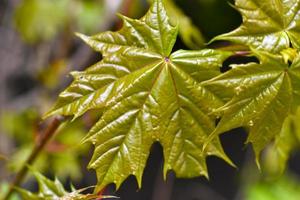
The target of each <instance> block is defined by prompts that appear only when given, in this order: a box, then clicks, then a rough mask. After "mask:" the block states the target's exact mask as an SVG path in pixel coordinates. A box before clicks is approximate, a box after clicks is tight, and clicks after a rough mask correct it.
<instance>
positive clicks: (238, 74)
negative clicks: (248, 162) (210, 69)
mask: <svg viewBox="0 0 300 200" xmlns="http://www.w3.org/2000/svg"><path fill="white" fill-rule="evenodd" d="M255 53H256V55H257V57H258V58H259V60H260V63H248V64H243V65H233V66H232V67H233V69H231V70H230V71H228V72H226V73H224V74H222V75H220V76H218V77H216V78H214V79H212V80H210V81H208V82H207V83H206V85H207V86H208V87H209V88H211V89H212V90H213V91H215V92H219V93H222V90H223V91H225V90H229V91H231V92H232V93H233V95H234V96H233V98H232V99H231V100H230V101H229V102H227V103H226V104H225V105H224V106H223V107H221V108H219V109H218V110H216V112H219V113H221V121H220V122H219V124H218V126H217V127H216V130H215V131H214V133H213V134H212V136H211V137H213V136H214V135H218V134H221V133H224V132H226V131H229V130H231V129H233V128H237V127H241V126H243V127H247V128H248V129H249V137H248V140H247V142H251V143H252V146H253V149H254V151H255V153H256V156H257V161H258V160H259V154H260V152H261V150H262V149H264V147H265V146H266V145H267V144H269V143H270V142H271V141H272V140H273V139H274V138H275V137H277V136H278V135H279V134H280V130H281V129H282V125H283V122H284V121H285V119H286V118H287V116H288V115H289V114H291V113H294V112H295V109H296V108H297V107H298V106H299V100H300V96H299V94H300V87H299V86H300V70H299V69H300V56H299V54H298V55H297V57H296V58H295V59H294V61H293V63H292V64H291V65H289V64H288V63H285V62H284V59H283V58H282V57H281V56H275V55H271V54H268V53H266V52H255ZM216 88H218V90H215V89H216ZM222 88H223V89H222ZM281 142H283V141H281Z"/></svg>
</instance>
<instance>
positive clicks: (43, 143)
mask: <svg viewBox="0 0 300 200" xmlns="http://www.w3.org/2000/svg"><path fill="white" fill-rule="evenodd" d="M64 120H65V117H61V116H60V117H56V118H54V119H53V121H52V122H51V123H50V124H49V125H48V127H47V129H46V130H45V132H44V134H43V136H42V138H41V140H40V142H39V143H37V144H36V146H35V147H34V149H33V150H32V152H31V154H30V156H29V157H28V159H27V160H26V162H25V163H24V165H23V166H22V168H21V170H20V171H19V172H18V173H17V175H16V176H15V178H14V180H13V182H12V183H11V185H10V188H9V190H8V192H7V194H6V195H5V197H4V199H3V200H9V197H10V196H11V195H12V193H13V192H14V189H15V187H16V186H19V185H20V184H21V182H22V181H23V179H24V177H25V176H26V174H27V172H28V167H27V166H28V165H32V164H33V163H34V161H35V160H36V158H37V157H38V155H39V154H40V153H41V151H42V150H43V149H44V147H45V146H46V144H47V143H48V142H49V140H50V139H51V138H52V136H53V135H54V133H55V132H56V130H57V129H58V127H59V126H60V124H61V123H62V122H63V121H64Z"/></svg>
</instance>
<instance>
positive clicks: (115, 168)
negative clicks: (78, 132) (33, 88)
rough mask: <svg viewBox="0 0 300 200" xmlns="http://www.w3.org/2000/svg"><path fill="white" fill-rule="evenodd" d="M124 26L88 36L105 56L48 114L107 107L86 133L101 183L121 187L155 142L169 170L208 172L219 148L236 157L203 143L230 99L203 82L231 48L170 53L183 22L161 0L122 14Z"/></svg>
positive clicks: (195, 173) (216, 71) (76, 75)
mask: <svg viewBox="0 0 300 200" xmlns="http://www.w3.org/2000/svg"><path fill="white" fill-rule="evenodd" d="M121 18H122V19H123V23H124V25H123V28H122V29H121V30H120V31H118V32H104V33H100V34H98V35H95V36H91V37H87V36H84V35H79V36H80V37H81V38H82V39H83V40H84V41H85V42H86V43H87V44H89V45H90V46H91V47H92V48H94V49H95V50H96V51H99V52H101V53H102V55H103V60H101V61H100V62H99V63H97V64H95V65H94V66H92V67H90V68H88V69H87V70H86V71H84V72H75V73H73V75H74V79H75V80H74V82H73V83H72V84H71V86H70V87H69V88H67V89H66V90H65V91H64V92H62V93H61V95H60V98H59V100H58V102H57V104H56V105H55V107H54V108H53V109H52V110H51V111H50V112H49V113H48V116H49V115H53V114H61V115H74V116H75V117H78V116H80V115H82V114H83V113H85V112H86V111H87V110H90V109H100V108H101V109H102V110H103V115H102V117H101V118H100V120H99V121H98V123H96V124H95V126H94V127H93V128H92V129H91V130H90V132H89V133H88V135H87V136H86V138H85V140H84V141H88V142H92V143H93V144H94V145H95V152H94V155H93V157H92V160H91V162H90V164H89V168H92V169H95V170H96V172H97V177H98V189H101V188H103V187H104V186H105V185H107V184H109V183H115V184H116V186H117V187H119V186H120V184H121V183H122V182H123V181H124V180H125V179H126V178H127V177H128V176H129V175H135V176H136V177H137V181H138V185H139V186H141V178H142V174H143V170H144V167H145V165H146V161H147V158H148V155H149V151H150V147H151V146H152V144H153V143H154V142H157V141H158V142H160V143H161V145H162V146H163V153H164V159H165V164H164V174H165V175H166V173H167V172H168V170H174V171H175V173H176V175H177V176H178V177H195V176H200V175H204V176H207V169H206V163H205V159H206V157H207V156H208V155H215V156H218V157H221V158H223V159H224V160H226V161H227V162H229V163H230V160H229V159H228V158H227V156H226V155H225V154H224V152H223V149H222V146H221V144H220V142H219V139H214V140H213V141H212V142H211V143H210V144H209V145H208V148H207V150H206V151H205V152H203V151H202V148H203V144H204V142H205V141H206V139H207V137H208V135H209V134H210V133H211V132H212V131H213V130H214V128H215V117H214V116H209V115H208V113H211V111H212V110H213V109H216V108H218V107H220V106H222V105H223V101H221V100H220V99H219V98H218V97H216V96H215V95H214V94H213V93H211V92H210V91H209V90H208V89H206V88H205V87H203V86H202V85H201V84H200V83H201V82H202V81H206V80H208V79H210V78H213V77H215V76H217V75H219V74H220V69H219V67H220V66H221V65H222V62H223V61H224V60H225V59H226V58H227V57H229V56H230V55H231V53H228V52H222V51H217V50H210V49H206V50H201V51H184V50H179V51H176V52H174V53H172V54H171V51H172V48H173V45H174V43H175V40H176V37H177V26H174V25H172V24H171V23H170V19H169V17H168V16H167V13H166V10H165V8H164V6H163V4H162V2H161V1H159V0H156V1H154V3H153V5H152V6H151V7H150V10H149V11H148V13H147V14H146V15H145V16H144V17H142V18H141V19H140V20H134V19H129V18H127V17H124V16H121Z"/></svg>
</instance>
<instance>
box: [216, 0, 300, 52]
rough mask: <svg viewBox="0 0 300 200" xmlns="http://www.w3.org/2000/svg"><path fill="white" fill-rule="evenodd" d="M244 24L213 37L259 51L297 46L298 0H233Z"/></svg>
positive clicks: (299, 14) (299, 3)
mask: <svg viewBox="0 0 300 200" xmlns="http://www.w3.org/2000/svg"><path fill="white" fill-rule="evenodd" d="M235 7H236V8H237V10H238V11H239V12H240V13H241V14H242V17H243V24H242V25H241V26H240V27H239V28H237V29H236V30H234V31H232V32H229V33H226V34H222V35H219V36H217V37H216V38H214V39H213V40H229V41H232V42H236V43H239V44H245V45H249V46H251V47H252V48H256V49H259V50H267V51H270V52H273V53H279V52H280V51H281V50H283V49H286V48H288V47H290V43H291V44H292V45H293V47H295V48H300V42H299V39H298V38H300V1H299V0H288V1H284V0H236V1H235Z"/></svg>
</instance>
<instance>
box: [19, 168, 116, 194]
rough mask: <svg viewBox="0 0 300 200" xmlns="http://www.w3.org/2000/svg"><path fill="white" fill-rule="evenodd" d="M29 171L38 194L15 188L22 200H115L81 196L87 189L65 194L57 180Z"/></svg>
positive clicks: (32, 170)
mask: <svg viewBox="0 0 300 200" xmlns="http://www.w3.org/2000/svg"><path fill="white" fill-rule="evenodd" d="M30 171H31V172H32V173H33V175H34V176H35V178H36V180H37V182H38V186H39V192H38V193H32V192H30V191H28V190H24V189H22V188H15V190H16V191H17V192H18V193H19V194H20V195H21V197H22V199H25V200H96V199H99V198H101V199H107V198H110V199H111V198H116V197H114V196H99V195H96V194H81V192H83V191H85V190H86V189H87V188H83V189H80V190H75V189H73V191H72V192H67V191H66V190H65V189H64V187H63V185H62V184H61V182H60V181H59V180H58V179H55V181H52V180H50V179H48V178H46V177H45V176H43V175H42V174H40V173H39V172H37V171H35V170H34V169H32V168H30Z"/></svg>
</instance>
